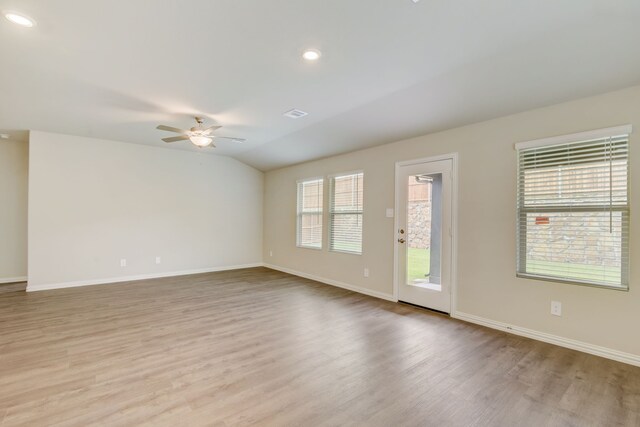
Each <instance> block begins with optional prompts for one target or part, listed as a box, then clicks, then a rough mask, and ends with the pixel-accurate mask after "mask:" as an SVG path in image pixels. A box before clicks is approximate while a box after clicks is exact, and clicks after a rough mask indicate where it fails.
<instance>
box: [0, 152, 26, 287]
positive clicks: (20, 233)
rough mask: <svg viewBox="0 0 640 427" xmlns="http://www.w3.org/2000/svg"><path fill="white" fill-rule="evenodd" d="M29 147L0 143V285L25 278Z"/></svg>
mask: <svg viewBox="0 0 640 427" xmlns="http://www.w3.org/2000/svg"><path fill="white" fill-rule="evenodd" d="M28 170H29V144H28V143H26V142H18V141H8V140H0V283H3V282H11V281H16V280H24V278H25V277H26V275H27V188H28Z"/></svg>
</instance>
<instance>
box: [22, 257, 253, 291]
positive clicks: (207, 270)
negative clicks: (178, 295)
mask: <svg viewBox="0 0 640 427" xmlns="http://www.w3.org/2000/svg"><path fill="white" fill-rule="evenodd" d="M262 266H263V264H262V263H261V262H256V263H252V264H242V265H230V266H223V267H211V268H200V269H195V270H182V271H171V272H167V273H149V274H138V275H136V276H120V277H110V278H106V279H91V280H78V281H75V282H61V283H45V284H41V285H32V284H27V292H37V291H46V290H51V289H64V288H76V287H80V286H93V285H105V284H108V283H120V282H133V281H137V280H147V279H159V278H161V277H176V276H188V275H191V274H201V273H213V272H216V271H228V270H240V269H242V268H254V267H262Z"/></svg>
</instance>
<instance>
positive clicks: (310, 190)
mask: <svg viewBox="0 0 640 427" xmlns="http://www.w3.org/2000/svg"><path fill="white" fill-rule="evenodd" d="M323 186H324V180H323V179H322V178H314V179H308V180H303V181H298V223H297V231H296V235H297V236H296V244H297V245H298V246H299V247H301V248H312V249H322V202H323V198H322V194H323Z"/></svg>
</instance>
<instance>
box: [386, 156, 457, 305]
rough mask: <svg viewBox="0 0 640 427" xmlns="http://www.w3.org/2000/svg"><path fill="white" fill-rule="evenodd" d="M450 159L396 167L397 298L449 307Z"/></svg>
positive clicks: (450, 245) (450, 247)
mask: <svg viewBox="0 0 640 427" xmlns="http://www.w3.org/2000/svg"><path fill="white" fill-rule="evenodd" d="M452 165H453V162H452V160H451V159H447V160H438V161H433V162H425V163H418V164H409V165H401V166H398V174H397V178H396V180H397V182H396V189H397V194H396V197H397V205H396V206H397V209H398V212H397V215H398V220H397V225H398V229H397V230H396V253H397V268H396V271H397V275H398V277H397V283H398V299H399V300H400V301H403V302H408V303H411V304H415V305H419V306H422V307H426V308H430V309H433V310H438V311H442V312H445V313H449V312H451V249H452V237H451V214H452V205H451V204H452V199H451V189H452V180H451V177H452Z"/></svg>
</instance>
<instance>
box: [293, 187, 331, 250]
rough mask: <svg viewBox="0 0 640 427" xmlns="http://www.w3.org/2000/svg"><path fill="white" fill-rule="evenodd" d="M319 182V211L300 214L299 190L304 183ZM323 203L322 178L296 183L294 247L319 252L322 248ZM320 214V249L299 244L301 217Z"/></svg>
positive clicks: (323, 189) (323, 188)
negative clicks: (320, 192) (320, 196)
mask: <svg viewBox="0 0 640 427" xmlns="http://www.w3.org/2000/svg"><path fill="white" fill-rule="evenodd" d="M318 181H320V182H321V188H322V198H321V203H320V209H319V211H318V212H301V211H300V207H301V203H300V197H301V190H302V189H303V188H304V184H305V183H311V182H318ZM324 203H325V180H324V176H315V177H311V178H302V179H299V180H297V181H296V247H297V248H301V249H313V250H316V251H321V250H322V249H323V248H324ZM318 214H320V247H317V246H310V245H305V244H302V243H301V241H300V240H301V237H302V229H301V227H302V217H303V216H304V215H318Z"/></svg>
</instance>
